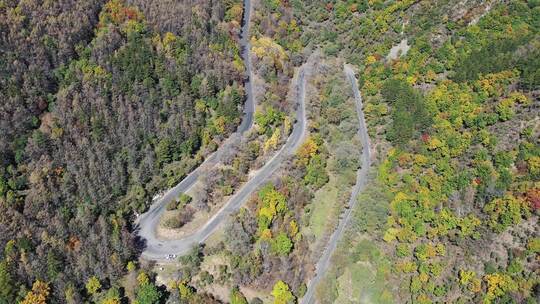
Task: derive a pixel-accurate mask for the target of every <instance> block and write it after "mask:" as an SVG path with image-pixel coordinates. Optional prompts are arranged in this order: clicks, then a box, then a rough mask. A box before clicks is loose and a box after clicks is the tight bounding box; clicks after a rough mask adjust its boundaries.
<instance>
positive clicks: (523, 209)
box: [484, 194, 530, 232]
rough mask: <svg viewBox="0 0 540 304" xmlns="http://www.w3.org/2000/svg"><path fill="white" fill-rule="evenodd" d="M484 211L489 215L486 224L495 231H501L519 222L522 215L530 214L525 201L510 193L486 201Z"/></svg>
mask: <svg viewBox="0 0 540 304" xmlns="http://www.w3.org/2000/svg"><path fill="white" fill-rule="evenodd" d="M484 212H486V213H487V214H488V215H489V221H488V225H489V226H490V227H491V228H492V229H493V230H495V231H496V232H502V231H504V230H505V229H506V228H507V227H508V226H510V225H516V224H519V223H520V222H521V219H522V217H527V216H529V215H530V210H529V205H528V204H527V202H526V201H525V200H523V199H522V198H520V197H515V196H513V195H510V194H507V195H505V196H504V197H502V198H497V199H494V200H493V201H491V202H489V203H487V204H486V205H485V206H484Z"/></svg>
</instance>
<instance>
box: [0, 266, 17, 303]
mask: <svg viewBox="0 0 540 304" xmlns="http://www.w3.org/2000/svg"><path fill="white" fill-rule="evenodd" d="M14 297H15V285H14V281H13V278H12V277H11V272H10V267H9V264H8V263H7V262H6V261H2V262H0V303H12V302H13V301H14Z"/></svg>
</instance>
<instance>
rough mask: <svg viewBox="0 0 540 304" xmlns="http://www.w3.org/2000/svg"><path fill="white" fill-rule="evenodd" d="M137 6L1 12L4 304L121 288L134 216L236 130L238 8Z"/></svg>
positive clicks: (4, 8)
mask: <svg viewBox="0 0 540 304" xmlns="http://www.w3.org/2000/svg"><path fill="white" fill-rule="evenodd" d="M135 2H136V1H135ZM135 2H134V3H123V2H121V1H116V0H113V1H110V2H104V1H1V2H0V14H1V16H0V20H1V21H0V24H1V30H0V32H1V47H0V48H1V50H2V52H1V55H0V56H1V57H0V58H1V59H0V65H1V78H0V79H1V80H0V82H1V85H0V90H1V93H0V94H1V99H2V103H1V105H0V118H1V125H0V138H1V143H2V144H1V148H0V202H1V204H0V206H1V212H0V244H1V247H2V248H3V253H2V254H1V257H2V259H1V262H0V265H1V267H0V269H1V271H0V282H1V283H0V284H1V286H0V289H1V292H0V302H2V303H14V302H16V301H18V300H21V299H22V297H24V296H25V295H26V293H27V291H28V290H29V289H30V288H31V286H32V283H33V282H34V281H36V280H39V281H40V282H44V283H45V285H48V287H47V290H49V291H48V292H50V296H48V297H47V298H48V300H49V301H50V302H57V301H60V302H63V301H68V302H73V303H80V302H81V301H83V299H84V298H87V294H88V292H84V284H85V283H86V282H87V280H88V278H89V277H92V276H94V277H99V278H100V279H102V280H110V281H111V282H114V281H116V280H118V278H119V277H120V276H121V275H123V274H124V273H125V267H126V263H127V261H129V260H136V259H137V256H138V252H139V249H138V247H137V245H136V244H135V242H134V235H133V234H132V227H131V223H130V222H131V220H132V218H133V216H134V213H136V212H140V211H142V210H144V209H145V208H147V207H148V202H149V201H150V200H151V199H150V198H151V197H152V196H153V195H155V193H156V192H158V191H159V190H161V189H163V188H166V187H168V186H170V185H172V184H174V183H176V182H178V181H179V179H180V178H182V177H183V176H184V175H185V174H186V173H188V172H189V171H190V170H191V169H192V168H193V167H194V165H195V164H196V163H197V162H198V159H200V158H201V156H202V154H204V153H206V150H211V149H214V148H215V146H216V144H217V143H219V141H220V140H221V139H223V138H224V137H226V136H227V134H229V133H230V132H231V131H233V130H234V129H235V128H236V126H237V125H238V124H239V121H240V119H239V118H240V107H241V105H242V102H243V94H244V93H243V85H242V83H243V72H244V67H243V64H242V62H241V61H240V59H239V46H238V44H237V40H238V39H239V37H238V33H239V26H240V18H241V11H240V12H239V13H238V14H225V12H226V11H227V10H228V9H229V8H230V6H231V5H234V2H227V3H225V2H215V1H175V2H174V6H173V5H171V3H166V2H160V3H159V4H145V3H146V1H139V2H140V3H135ZM156 2H157V1H156ZM195 156H196V157H195ZM42 289H44V287H43V288H42ZM43 292H44V291H43ZM26 303H37V302H32V300H28V296H27V300H26Z"/></svg>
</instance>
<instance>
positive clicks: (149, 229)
mask: <svg viewBox="0 0 540 304" xmlns="http://www.w3.org/2000/svg"><path fill="white" fill-rule="evenodd" d="M250 19H251V0H244V16H243V20H242V32H241V37H240V47H241V55H242V59H243V60H244V64H245V66H246V82H245V88H246V102H245V104H244V114H243V117H242V122H241V124H240V125H239V126H238V129H237V130H236V132H235V133H234V134H231V136H230V137H229V138H228V139H227V140H225V141H224V142H223V144H222V145H221V146H220V147H219V149H218V150H216V151H215V152H214V153H212V154H211V155H210V156H209V157H207V158H206V159H205V161H204V162H203V163H202V164H201V165H200V166H199V167H197V168H196V169H195V170H193V171H192V172H191V173H190V174H189V175H187V176H186V177H185V178H184V179H183V180H182V181H181V182H180V183H178V184H177V185H176V186H174V187H173V188H171V189H169V190H168V191H167V192H166V193H165V194H164V195H163V196H162V197H160V198H159V199H158V200H157V201H155V202H154V203H153V204H152V206H150V209H149V210H148V211H147V212H145V213H144V214H142V215H141V216H139V218H137V220H136V224H137V226H138V227H137V229H139V236H141V237H142V238H144V239H146V240H147V244H148V245H150V246H151V245H152V244H154V242H152V238H154V237H155V227H156V226H157V225H158V223H159V219H160V217H161V214H163V212H164V211H165V209H166V206H167V204H168V203H169V202H170V201H172V200H174V199H176V198H178V196H179V195H180V194H181V193H183V192H185V191H186V190H188V189H189V188H190V187H191V186H193V184H195V182H196V181H197V179H198V178H199V176H200V175H201V172H202V171H203V169H204V168H208V167H211V166H214V165H215V164H216V163H217V161H218V160H219V158H220V156H221V154H222V153H223V152H224V151H227V150H228V149H230V145H232V144H233V143H234V142H235V140H234V139H236V138H238V137H240V136H242V134H243V133H245V132H246V131H248V130H249V129H251V127H252V126H253V112H254V111H255V102H254V98H253V89H252V86H251V80H252V79H253V77H252V69H251V55H250V50H251V46H250V44H249V24H250ZM143 255H144V253H143Z"/></svg>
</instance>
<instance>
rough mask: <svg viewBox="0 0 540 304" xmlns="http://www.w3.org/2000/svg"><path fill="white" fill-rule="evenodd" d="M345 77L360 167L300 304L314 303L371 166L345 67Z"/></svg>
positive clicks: (350, 73)
mask: <svg viewBox="0 0 540 304" xmlns="http://www.w3.org/2000/svg"><path fill="white" fill-rule="evenodd" d="M343 69H344V73H345V75H347V78H348V79H349V81H350V82H351V86H352V89H353V93H354V99H355V101H356V102H355V105H356V113H357V114H358V122H359V127H358V135H359V136H360V142H361V143H362V155H361V161H362V167H361V168H360V170H358V172H357V173H356V185H355V186H354V188H353V189H352V191H351V197H350V199H349V205H348V207H349V208H348V209H346V210H345V211H344V217H343V219H342V220H341V221H340V222H339V225H338V227H337V228H336V230H335V231H334V233H333V234H332V236H331V237H330V240H329V241H328V244H327V246H326V249H325V250H324V252H323V254H322V256H321V258H320V259H319V262H317V265H316V270H315V276H314V277H313V278H312V279H311V280H310V281H309V283H308V286H307V291H306V293H305V295H304V297H303V298H302V299H301V300H300V304H311V303H315V302H316V301H315V289H316V287H317V284H318V283H319V282H320V280H321V279H322V278H323V277H324V274H325V273H326V271H327V270H328V267H329V266H330V258H331V257H332V254H333V253H334V251H335V249H336V247H337V243H338V241H339V240H340V239H341V237H342V235H343V233H344V232H345V228H346V226H347V224H348V222H349V220H350V218H351V215H352V212H353V209H354V206H355V205H356V202H357V200H358V194H359V193H360V192H361V191H362V190H363V189H364V188H365V185H366V180H367V175H368V171H369V167H370V166H371V155H370V150H369V149H370V146H369V135H368V133H367V127H366V121H365V119H364V112H363V111H362V96H361V95H360V91H359V90H358V85H357V80H356V77H355V75H354V71H353V70H352V69H351V68H350V67H349V66H347V65H344V67H343Z"/></svg>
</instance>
